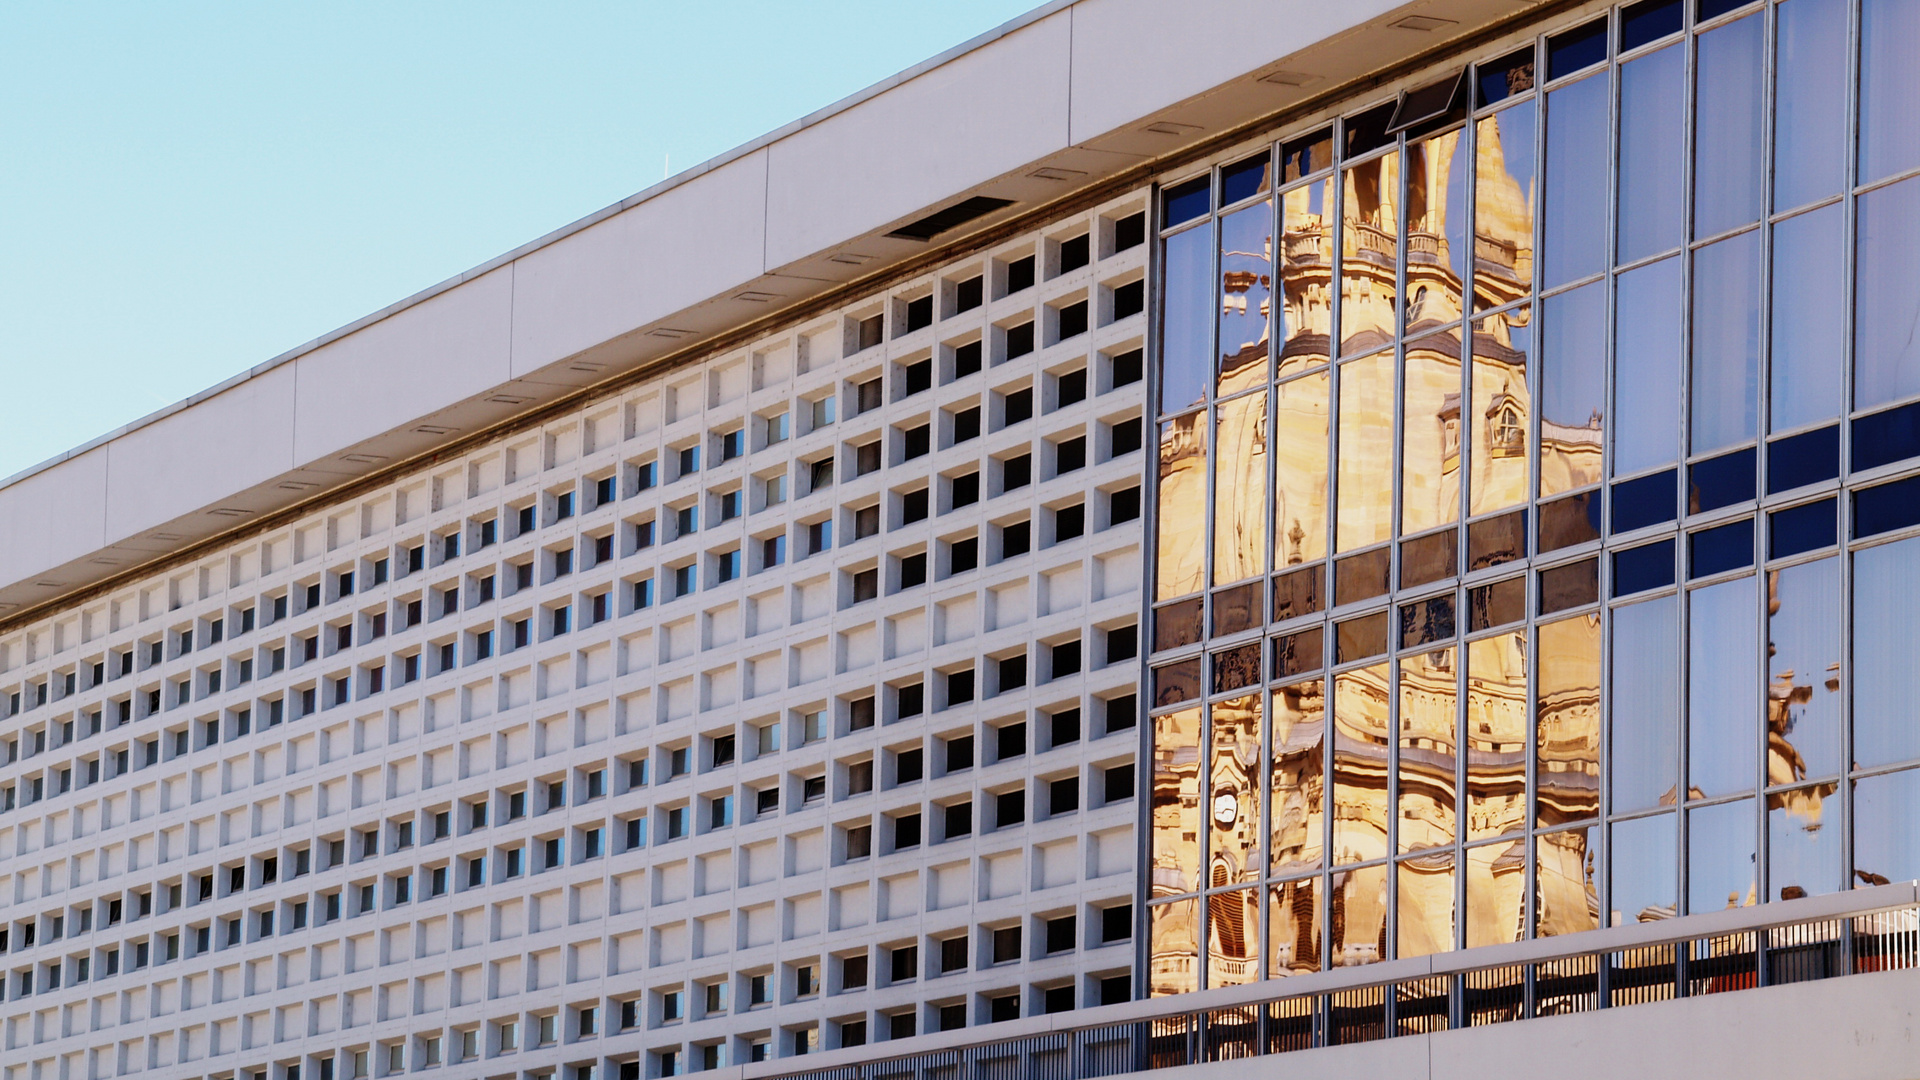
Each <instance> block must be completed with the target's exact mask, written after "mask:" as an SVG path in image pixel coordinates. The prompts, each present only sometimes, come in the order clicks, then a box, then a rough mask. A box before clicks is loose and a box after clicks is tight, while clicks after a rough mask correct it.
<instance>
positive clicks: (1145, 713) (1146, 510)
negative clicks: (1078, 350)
mask: <svg viewBox="0 0 1920 1080" xmlns="http://www.w3.org/2000/svg"><path fill="white" fill-rule="evenodd" d="M1145 214H1146V218H1147V220H1146V234H1147V236H1148V237H1149V238H1151V243H1150V244H1149V246H1148V248H1147V256H1146V264H1147V265H1146V267H1145V278H1144V280H1145V281H1146V288H1147V297H1146V306H1147V311H1148V312H1149V313H1150V314H1149V317H1148V319H1147V340H1146V359H1145V362H1144V363H1143V365H1142V366H1143V368H1144V371H1143V372H1142V374H1143V375H1144V377H1145V382H1146V386H1145V388H1144V390H1145V393H1146V403H1145V405H1144V406H1143V407H1142V408H1141V414H1142V416H1143V417H1151V418H1153V421H1154V423H1153V446H1154V453H1153V454H1152V456H1151V457H1147V456H1145V455H1143V460H1142V462H1141V468H1142V469H1143V470H1145V472H1146V474H1147V475H1146V476H1144V477H1142V478H1141V484H1142V486H1143V487H1144V488H1145V489H1146V491H1147V495H1148V497H1147V498H1146V499H1144V500H1142V501H1143V502H1144V503H1145V505H1144V506H1143V507H1142V510H1141V530H1142V533H1141V546H1142V547H1143V548H1144V549H1145V550H1148V551H1150V552H1152V556H1151V557H1148V558H1143V559H1141V560H1140V576H1141V583H1140V587H1141V598H1142V601H1143V602H1142V604H1141V607H1142V609H1143V612H1142V615H1143V618H1142V621H1143V623H1144V624H1145V625H1144V626H1143V627H1142V629H1143V633H1142V634H1141V638H1142V640H1141V642H1140V648H1139V649H1138V652H1139V654H1140V655H1139V658H1138V660H1137V661H1136V664H1137V670H1138V672H1139V682H1138V684H1137V685H1138V688H1137V689H1136V690H1135V691H1134V723H1135V724H1136V725H1137V726H1138V727H1139V731H1138V732H1137V734H1136V737H1135V746H1136V747H1137V749H1136V750H1135V753H1136V754H1137V755H1138V757H1137V758H1136V759H1135V760H1136V765H1135V766H1134V776H1133V785H1134V832H1135V837H1134V845H1133V846H1134V859H1135V862H1134V865H1135V866H1151V865H1152V860H1153V813H1152V809H1151V807H1152V803H1153V762H1154V759H1153V719H1152V713H1153V667H1152V664H1151V663H1150V661H1151V658H1152V656H1153V632H1154V620H1155V614H1154V590H1155V584H1156V579H1157V578H1158V576H1159V575H1158V569H1157V566H1156V564H1157V563H1158V561H1159V554H1160V545H1159V543H1158V536H1159V522H1160V453H1159V448H1160V405H1159V402H1160V361H1161V355H1160V354H1161V338H1162V337H1163V336H1164V335H1163V334H1162V333H1161V331H1160V321H1161V318H1162V317H1163V315H1164V313H1163V312H1162V311H1161V310H1160V309H1161V304H1162V301H1163V298H1164V294H1165V292H1166V290H1165V289H1163V288H1162V287H1161V285H1160V278H1161V276H1162V275H1163V274H1165V273H1166V254H1165V253H1166V241H1165V238H1164V237H1162V236H1161V235H1160V185H1159V184H1149V185H1148V186H1147V206H1146V210H1145ZM1150 878H1151V875H1149V874H1136V875H1134V887H1133V891H1134V903H1133V941H1134V947H1133V964H1132V976H1133V977H1132V983H1133V985H1132V986H1131V987H1130V989H1131V990H1132V996H1133V999H1134V1000H1136V1001H1138V1000H1140V999H1142V998H1144V997H1146V989H1147V986H1146V983H1147V974H1148V971H1147V949H1148V947H1149V942H1150V938H1151V934H1150V933H1149V927H1150V925H1151V920H1150V915H1151V912H1150V911H1149V909H1148V903H1149V902H1150V901H1151V900H1152V899H1153V891H1152V888H1151V883H1150Z"/></svg>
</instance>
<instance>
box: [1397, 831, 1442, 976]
mask: <svg viewBox="0 0 1920 1080" xmlns="http://www.w3.org/2000/svg"><path fill="white" fill-rule="evenodd" d="M1395 870H1396V871H1397V872H1396V874H1395V877H1396V878H1397V879H1398V881H1397V884H1398V886H1399V890H1400V910H1399V923H1398V925H1399V927H1400V934H1399V939H1400V940H1399V942H1398V945H1399V952H1398V953H1397V954H1396V955H1398V956H1401V957H1408V956H1429V955H1431V954H1433V953H1438V952H1448V951H1450V950H1451V949H1452V948H1453V940H1454V938H1453V934H1454V931H1453V850H1452V849H1451V848H1448V849H1444V850H1441V851H1434V852H1431V853H1429V854H1426V855H1422V856H1419V857H1417V858H1412V859H1407V860H1404V861H1402V862H1400V863H1397V864H1396V865H1395Z"/></svg>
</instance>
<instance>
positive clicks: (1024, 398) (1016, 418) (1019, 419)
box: [1005, 387, 1033, 427]
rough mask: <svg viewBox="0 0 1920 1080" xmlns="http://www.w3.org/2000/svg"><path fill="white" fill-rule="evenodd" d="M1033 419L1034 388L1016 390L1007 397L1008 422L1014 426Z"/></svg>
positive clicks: (1007, 423) (1009, 425) (1008, 425)
mask: <svg viewBox="0 0 1920 1080" xmlns="http://www.w3.org/2000/svg"><path fill="white" fill-rule="evenodd" d="M1031 419H1033V388H1032V387H1028V388H1026V389H1024V390H1015V391H1013V392H1012V393H1009V394H1008V395H1007V397H1006V424H1005V426H1007V427H1012V426H1013V425H1015V424H1019V423H1024V422H1025V421H1028V420H1031Z"/></svg>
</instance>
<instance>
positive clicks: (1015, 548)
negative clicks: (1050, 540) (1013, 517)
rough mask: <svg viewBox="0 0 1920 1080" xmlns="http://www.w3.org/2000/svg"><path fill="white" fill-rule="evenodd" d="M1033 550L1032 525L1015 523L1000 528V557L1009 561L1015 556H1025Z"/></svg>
mask: <svg viewBox="0 0 1920 1080" xmlns="http://www.w3.org/2000/svg"><path fill="white" fill-rule="evenodd" d="M1032 549H1033V525H1032V523H1030V522H1026V521H1016V522H1013V523H1011V524H1008V525H1002V526H1001V527H1000V557H1001V558H1003V559H1011V558H1013V557H1014V556H1015V555H1025V554H1026V553H1027V552H1028V551H1031V550H1032Z"/></svg>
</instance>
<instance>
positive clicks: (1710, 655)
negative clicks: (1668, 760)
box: [1687, 577, 1760, 798]
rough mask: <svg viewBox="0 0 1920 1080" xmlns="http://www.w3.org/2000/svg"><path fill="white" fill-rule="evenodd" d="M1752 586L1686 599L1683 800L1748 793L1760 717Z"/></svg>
mask: <svg viewBox="0 0 1920 1080" xmlns="http://www.w3.org/2000/svg"><path fill="white" fill-rule="evenodd" d="M1754 588H1755V585H1754V579H1753V578H1751V577H1744V578H1740V579H1738V580H1735V581H1723V582H1721V583H1720V584H1718V585H1710V586H1708V587H1707V588H1704V589H1695V590H1694V591H1693V592H1692V593H1690V594H1689V595H1688V605H1689V609H1690V610H1689V612H1688V626H1687V665H1688V667H1687V671H1688V680H1687V794H1688V796H1689V797H1690V798H1712V797H1713V796H1715V795H1727V794H1731V793H1733V792H1736V791H1748V790H1752V788H1753V785H1754V781H1755V780H1756V779H1758V777H1756V776H1755V774H1754V773H1755V766H1756V765H1757V764H1758V763H1757V762H1756V761H1755V757H1756V748H1755V743H1756V742H1757V739H1756V737H1755V736H1756V733H1755V731H1754V726H1755V725H1756V724H1757V723H1758V722H1759V716H1760V701H1759V696H1760V694H1759V688H1760V672H1759V667H1760V661H1759V655H1758V644H1759V643H1758V641H1757V640H1756V639H1757V638H1758V636H1759V626H1758V625H1757V624H1758V622H1759V617H1758V613H1757V612H1756V611H1755V610H1754V595H1753V592H1754Z"/></svg>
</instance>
